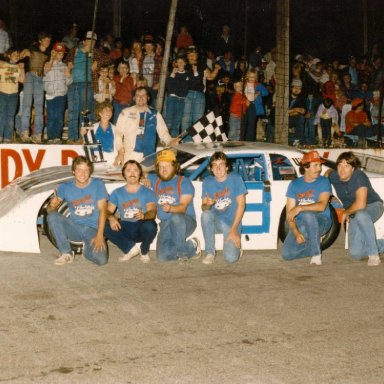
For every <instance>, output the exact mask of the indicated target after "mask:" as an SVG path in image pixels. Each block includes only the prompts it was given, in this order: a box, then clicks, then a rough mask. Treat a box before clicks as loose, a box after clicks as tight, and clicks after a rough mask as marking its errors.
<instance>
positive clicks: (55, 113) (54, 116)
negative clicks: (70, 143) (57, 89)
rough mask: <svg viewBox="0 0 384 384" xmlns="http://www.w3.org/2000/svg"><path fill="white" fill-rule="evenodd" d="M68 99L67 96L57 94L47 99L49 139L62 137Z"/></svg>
mask: <svg viewBox="0 0 384 384" xmlns="http://www.w3.org/2000/svg"><path fill="white" fill-rule="evenodd" d="M66 99H67V96H57V97H55V98H53V99H50V100H47V137H48V140H53V139H61V133H62V130H63V123H64V111H65V102H66Z"/></svg>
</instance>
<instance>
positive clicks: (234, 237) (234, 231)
mask: <svg viewBox="0 0 384 384" xmlns="http://www.w3.org/2000/svg"><path fill="white" fill-rule="evenodd" d="M236 202H237V208H236V212H235V217H234V218H233V222H232V226H231V229H230V231H229V234H228V237H227V238H226V239H225V240H224V241H233V242H234V243H235V246H236V247H237V248H240V247H241V235H240V233H239V232H238V227H239V225H240V223H241V220H242V218H243V215H244V211H245V195H244V194H243V195H239V196H236Z"/></svg>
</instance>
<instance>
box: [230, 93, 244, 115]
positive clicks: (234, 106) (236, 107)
mask: <svg viewBox="0 0 384 384" xmlns="http://www.w3.org/2000/svg"><path fill="white" fill-rule="evenodd" d="M246 110H247V98H246V97H245V96H244V95H243V94H241V93H239V92H236V93H234V94H233V96H232V100H231V105H230V107H229V112H230V114H231V115H234V116H236V117H241V116H243V115H244V113H245V111H246Z"/></svg>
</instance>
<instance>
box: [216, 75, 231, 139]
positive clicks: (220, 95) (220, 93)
mask: <svg viewBox="0 0 384 384" xmlns="http://www.w3.org/2000/svg"><path fill="white" fill-rule="evenodd" d="M216 94H217V100H218V106H219V108H220V111H221V116H222V118H223V126H224V130H225V132H226V133H228V131H229V107H230V105H231V99H232V95H233V84H232V81H231V77H230V74H229V72H227V71H222V72H221V76H220V80H219V81H218V85H217V87H216Z"/></svg>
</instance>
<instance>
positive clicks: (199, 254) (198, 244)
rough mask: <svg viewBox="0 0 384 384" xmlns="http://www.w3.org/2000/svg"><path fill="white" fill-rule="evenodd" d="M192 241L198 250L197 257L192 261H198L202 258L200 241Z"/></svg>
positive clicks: (195, 238)
mask: <svg viewBox="0 0 384 384" xmlns="http://www.w3.org/2000/svg"><path fill="white" fill-rule="evenodd" d="M191 241H192V243H193V245H194V246H195V249H196V254H195V256H192V257H191V259H192V260H197V259H199V258H200V256H201V246H200V240H199V239H198V238H197V237H192V239H191Z"/></svg>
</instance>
